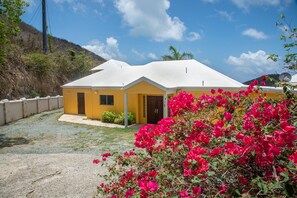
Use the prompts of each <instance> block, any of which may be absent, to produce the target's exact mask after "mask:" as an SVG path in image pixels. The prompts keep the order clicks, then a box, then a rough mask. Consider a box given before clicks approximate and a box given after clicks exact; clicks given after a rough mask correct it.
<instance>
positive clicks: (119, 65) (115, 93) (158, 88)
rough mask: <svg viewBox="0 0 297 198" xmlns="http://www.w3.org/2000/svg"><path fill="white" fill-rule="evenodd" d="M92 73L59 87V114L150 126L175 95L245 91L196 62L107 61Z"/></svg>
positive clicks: (277, 90)
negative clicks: (115, 116) (114, 116)
mask: <svg viewBox="0 0 297 198" xmlns="http://www.w3.org/2000/svg"><path fill="white" fill-rule="evenodd" d="M92 71H94V72H95V73H93V74H91V75H89V76H86V77H84V78H81V79H78V80H76V81H73V82H71V83H68V84H65V85H63V86H62V87H63V96H64V113H66V114H84V115H86V116H87V117H88V118H91V119H101V117H102V114H103V112H104V111H113V112H116V113H122V112H124V113H125V126H127V124H128V122H127V114H128V112H132V113H133V114H134V115H135V117H136V123H139V124H145V123H153V124H154V123H157V122H158V121H159V120H161V119H162V118H163V117H167V116H168V108H167V101H168V100H169V99H170V97H172V96H174V95H176V94H177V93H178V92H179V91H187V92H189V93H192V94H193V95H194V96H195V97H199V96H200V95H202V94H204V93H210V90H211V89H213V88H214V89H217V88H222V89H224V90H229V91H238V90H242V89H245V87H246V86H245V85H243V84H241V83H240V82H238V81H236V80H233V79H231V78H229V77H228V76H226V75H224V74H222V73H219V72H217V71H215V70H213V69H211V68H210V67H207V66H206V65H204V64H202V63H200V62H198V61H196V60H177V61H155V62H151V63H148V64H146V65H138V66H131V65H129V64H127V63H125V62H121V61H116V60H112V59H111V60H109V61H107V62H105V63H103V64H101V65H99V66H97V67H95V68H93V69H92ZM266 91H268V92H269V91H271V92H273V93H275V92H281V89H275V88H274V89H273V90H271V89H270V88H267V90H266Z"/></svg>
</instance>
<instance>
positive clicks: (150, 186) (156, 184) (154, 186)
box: [147, 181, 159, 192]
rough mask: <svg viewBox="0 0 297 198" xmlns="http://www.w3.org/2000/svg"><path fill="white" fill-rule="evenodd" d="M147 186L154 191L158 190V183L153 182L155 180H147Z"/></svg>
mask: <svg viewBox="0 0 297 198" xmlns="http://www.w3.org/2000/svg"><path fill="white" fill-rule="evenodd" d="M147 187H148V189H149V190H150V191H152V192H155V191H157V190H158V188H159V185H158V183H157V182H155V181H149V182H148V184H147Z"/></svg>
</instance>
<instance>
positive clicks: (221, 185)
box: [94, 82, 297, 198]
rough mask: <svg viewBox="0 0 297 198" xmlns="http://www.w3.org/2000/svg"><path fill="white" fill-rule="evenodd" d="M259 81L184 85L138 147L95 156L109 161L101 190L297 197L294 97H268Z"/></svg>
mask: <svg viewBox="0 0 297 198" xmlns="http://www.w3.org/2000/svg"><path fill="white" fill-rule="evenodd" d="M256 84H257V82H254V83H252V84H251V85H250V86H249V87H248V88H247V90H244V91H239V92H237V93H231V92H228V91H223V90H222V89H218V90H211V93H212V94H211V95H202V96H201V97H200V98H198V99H195V98H194V97H193V96H192V95H191V94H187V93H186V92H180V93H179V94H178V95H177V96H175V97H173V98H172V100H171V101H170V102H169V104H168V105H169V108H170V117H168V118H164V119H162V120H161V121H160V122H159V123H158V125H150V124H148V125H146V126H143V127H142V128H141V129H140V130H139V131H138V132H137V133H136V134H135V146H136V147H137V148H136V150H131V151H126V152H124V153H117V154H115V153H113V154H110V153H105V154H103V155H102V158H100V159H95V160H94V163H96V164H98V165H100V164H101V166H108V174H106V175H102V177H103V178H104V180H105V181H104V182H103V183H100V184H98V187H97V188H98V195H99V196H102V197H113V198H115V197H188V198H190V197H216V196H217V197H285V196H288V197H290V196H297V145H296V142H297V141H296V139H297V134H296V112H295V111H292V108H293V107H292V104H293V103H294V102H296V100H294V98H293V99H291V100H289V99H287V98H285V97H284V98H283V99H277V100H276V99H269V98H266V96H265V94H261V93H260V92H259V91H258V89H256V88H255V87H254V85H256ZM107 158H108V159H107Z"/></svg>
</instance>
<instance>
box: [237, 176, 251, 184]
mask: <svg viewBox="0 0 297 198" xmlns="http://www.w3.org/2000/svg"><path fill="white" fill-rule="evenodd" d="M238 181H239V182H241V183H242V184H243V185H247V184H248V183H249V180H248V179H247V178H244V177H239V178H238Z"/></svg>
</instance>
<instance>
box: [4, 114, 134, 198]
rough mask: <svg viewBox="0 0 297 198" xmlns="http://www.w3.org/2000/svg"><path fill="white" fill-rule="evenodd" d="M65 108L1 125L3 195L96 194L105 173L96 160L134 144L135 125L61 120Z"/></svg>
mask: <svg viewBox="0 0 297 198" xmlns="http://www.w3.org/2000/svg"><path fill="white" fill-rule="evenodd" d="M61 115H62V110H55V111H50V112H44V113H42V114H38V115H34V116H31V117H29V118H26V119H22V120H19V121H17V122H14V123H12V124H9V125H5V126H1V127H0V197H3V198H4V197H71V198H75V197H78V198H81V197H93V196H95V195H96V185H97V184H98V183H99V182H100V178H98V177H97V173H99V171H104V170H102V169H100V168H99V166H96V165H94V164H93V163H92V160H93V159H94V158H96V157H98V156H99V155H101V154H102V153H104V152H107V151H110V150H111V151H118V150H126V149H129V148H131V147H132V145H133V134H134V133H135V132H136V131H135V130H132V129H110V128H102V127H94V126H86V125H77V124H69V123H64V122H59V121H57V120H58V118H59V117H60V116H61Z"/></svg>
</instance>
